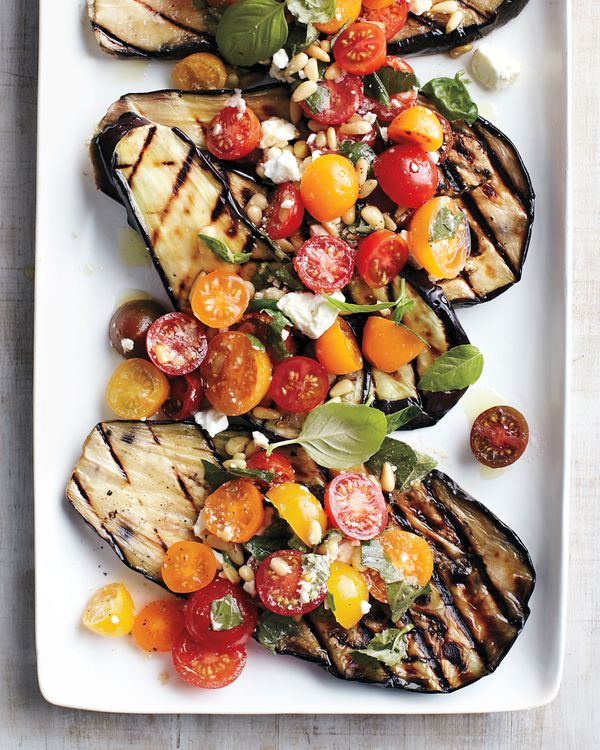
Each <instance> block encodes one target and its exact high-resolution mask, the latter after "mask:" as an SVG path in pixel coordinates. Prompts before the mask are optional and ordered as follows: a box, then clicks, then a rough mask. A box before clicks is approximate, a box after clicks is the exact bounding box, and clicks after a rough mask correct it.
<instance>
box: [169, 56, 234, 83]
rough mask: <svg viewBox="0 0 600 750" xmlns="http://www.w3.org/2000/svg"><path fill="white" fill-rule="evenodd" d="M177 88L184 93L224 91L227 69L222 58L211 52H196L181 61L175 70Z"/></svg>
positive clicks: (174, 79) (174, 77)
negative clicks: (202, 90)
mask: <svg viewBox="0 0 600 750" xmlns="http://www.w3.org/2000/svg"><path fill="white" fill-rule="evenodd" d="M173 83H174V84H175V88H178V89H183V90H184V91H194V90H200V89H223V88H225V84H226V83H227V68H226V67H225V63H224V62H223V60H221V58H220V57H217V56H216V55H213V54H211V53H210V52H196V53H195V54H193V55H189V56H188V57H185V58H184V59H183V60H180V61H179V62H178V63H177V65H176V66H175V67H174V68H173Z"/></svg>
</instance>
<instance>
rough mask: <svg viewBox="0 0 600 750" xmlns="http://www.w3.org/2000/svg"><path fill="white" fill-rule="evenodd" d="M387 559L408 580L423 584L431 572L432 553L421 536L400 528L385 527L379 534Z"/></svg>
mask: <svg viewBox="0 0 600 750" xmlns="http://www.w3.org/2000/svg"><path fill="white" fill-rule="evenodd" d="M381 546H382V547H383V552H384V554H385V556H386V557H387V559H388V560H389V561H390V562H391V563H392V565H393V566H394V567H395V568H398V570H399V571H400V572H401V573H402V575H403V576H404V578H405V579H406V580H407V581H408V582H409V583H411V582H413V583H418V584H419V585H420V586H425V584H426V583H428V582H429V579H430V578H431V576H432V574H433V553H432V551H431V547H430V546H429V544H427V542H426V541H425V539H423V537H422V536H418V535H417V534H411V533H410V531H402V529H387V530H386V531H384V532H383V534H382V535H381Z"/></svg>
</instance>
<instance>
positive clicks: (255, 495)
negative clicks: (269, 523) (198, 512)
mask: <svg viewBox="0 0 600 750" xmlns="http://www.w3.org/2000/svg"><path fill="white" fill-rule="evenodd" d="M202 514H203V518H204V526H205V527H206V529H207V531H209V532H210V533H211V534H214V535H215V536H218V537H219V539H222V540H223V541H224V542H234V543H235V544H242V543H243V542H247V541H248V540H250V539H252V537H253V536H254V535H255V534H256V533H257V531H258V530H259V529H260V527H261V526H262V525H263V523H264V520H265V510H264V507H263V498H262V495H261V494H260V492H259V491H258V490H257V489H256V487H255V486H254V485H253V484H252V482H249V481H248V480H246V479H233V480H232V481H231V482H225V484H222V485H221V486H220V487H219V488H218V489H216V490H215V491H214V492H213V493H211V494H210V495H209V496H208V497H207V498H206V499H205V501H204V510H203V511H202Z"/></svg>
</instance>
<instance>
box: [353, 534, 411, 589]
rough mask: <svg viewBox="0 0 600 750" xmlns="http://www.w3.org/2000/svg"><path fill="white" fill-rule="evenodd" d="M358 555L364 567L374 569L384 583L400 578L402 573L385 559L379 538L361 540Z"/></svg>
mask: <svg viewBox="0 0 600 750" xmlns="http://www.w3.org/2000/svg"><path fill="white" fill-rule="evenodd" d="M360 557H361V562H362V564H363V565H364V566H365V567H366V568H371V570H376V571H377V572H378V573H379V575H380V576H381V577H382V578H383V580H384V582H385V583H395V582H396V581H401V580H402V577H403V576H402V573H401V572H400V571H399V570H398V568H397V567H396V566H395V565H394V564H393V563H391V562H390V561H389V560H388V559H387V557H386V556H385V554H384V552H383V547H382V546H381V542H380V541H379V539H371V540H369V541H368V542H363V544H362V546H361V550H360Z"/></svg>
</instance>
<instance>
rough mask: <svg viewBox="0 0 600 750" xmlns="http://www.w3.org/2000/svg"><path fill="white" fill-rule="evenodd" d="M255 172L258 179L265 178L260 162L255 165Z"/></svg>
mask: <svg viewBox="0 0 600 750" xmlns="http://www.w3.org/2000/svg"><path fill="white" fill-rule="evenodd" d="M255 171H256V174H257V175H258V176H259V177H261V178H263V177H264V176H265V168H264V166H263V165H262V164H261V163H260V162H258V164H257V165H256V170H255Z"/></svg>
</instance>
